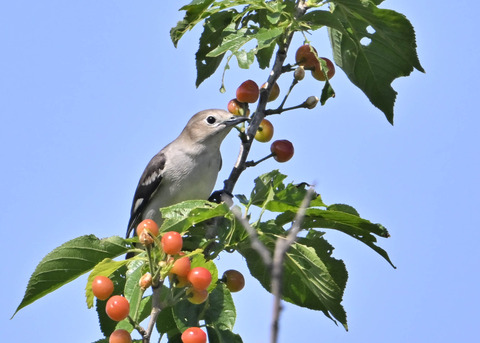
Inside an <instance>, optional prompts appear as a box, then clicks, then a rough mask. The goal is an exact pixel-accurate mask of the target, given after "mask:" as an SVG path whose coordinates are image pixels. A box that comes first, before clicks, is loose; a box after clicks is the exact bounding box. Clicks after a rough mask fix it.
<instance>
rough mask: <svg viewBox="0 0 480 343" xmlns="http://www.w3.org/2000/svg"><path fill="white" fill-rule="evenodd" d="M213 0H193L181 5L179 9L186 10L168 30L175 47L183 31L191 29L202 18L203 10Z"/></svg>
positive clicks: (203, 15)
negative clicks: (175, 24) (179, 19)
mask: <svg viewBox="0 0 480 343" xmlns="http://www.w3.org/2000/svg"><path fill="white" fill-rule="evenodd" d="M213 2H214V0H193V1H192V2H191V3H190V4H188V5H185V6H183V7H182V8H180V10H183V11H186V13H185V17H184V18H183V20H181V21H179V22H178V24H177V26H175V27H173V28H172V29H171V30H170V38H171V39H172V42H173V44H174V45H175V47H176V46H177V44H178V41H179V40H180V38H182V36H183V35H184V34H185V32H187V31H189V30H191V29H192V28H193V27H194V26H195V25H196V24H198V23H199V22H200V21H202V20H203V18H204V17H205V12H206V11H207V9H208V7H209V6H210V5H211V4H212V3H213Z"/></svg>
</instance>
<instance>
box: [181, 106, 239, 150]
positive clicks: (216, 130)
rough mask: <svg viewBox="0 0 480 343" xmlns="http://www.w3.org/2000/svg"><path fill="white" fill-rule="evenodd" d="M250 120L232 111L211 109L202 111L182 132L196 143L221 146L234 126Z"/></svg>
mask: <svg viewBox="0 0 480 343" xmlns="http://www.w3.org/2000/svg"><path fill="white" fill-rule="evenodd" d="M246 120H248V118H247V117H242V116H234V115H232V114H231V113H229V112H227V111H224V110H219V109H211V110H204V111H200V112H198V113H197V114H195V115H194V116H193V117H192V118H191V119H190V120H189V121H188V124H187V126H186V127H185V129H184V130H183V132H182V135H185V136H187V137H188V138H189V139H190V140H191V141H192V142H194V143H207V142H208V144H215V145H218V147H219V146H220V144H221V143H222V141H223V139H224V138H225V137H226V136H227V134H228V133H229V132H230V130H231V129H232V127H233V126H235V125H237V124H239V123H241V122H244V121H246Z"/></svg>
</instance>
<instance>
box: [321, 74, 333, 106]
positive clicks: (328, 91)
mask: <svg viewBox="0 0 480 343" xmlns="http://www.w3.org/2000/svg"><path fill="white" fill-rule="evenodd" d="M330 98H335V91H334V90H333V88H332V85H331V84H330V82H328V80H327V81H325V86H323V89H322V95H321V96H320V104H321V105H322V106H323V105H325V103H326V102H327V100H328V99H330Z"/></svg>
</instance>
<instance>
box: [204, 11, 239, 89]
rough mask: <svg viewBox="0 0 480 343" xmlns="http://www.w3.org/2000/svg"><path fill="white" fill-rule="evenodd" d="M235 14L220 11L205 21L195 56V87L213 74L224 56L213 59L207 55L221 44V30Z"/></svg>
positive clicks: (230, 21) (234, 12) (220, 55)
mask: <svg viewBox="0 0 480 343" xmlns="http://www.w3.org/2000/svg"><path fill="white" fill-rule="evenodd" d="M235 14H236V11H235V10H231V11H222V12H218V13H214V14H212V15H211V16H210V17H209V18H207V19H206V20H205V24H204V28H203V33H202V35H201V36H200V44H199V48H198V51H197V53H196V54H195V60H196V65H197V80H196V86H197V87H198V86H199V85H200V84H201V83H202V82H203V81H205V80H206V79H207V78H209V77H210V76H211V75H212V74H213V73H215V71H216V70H217V68H218V66H219V65H220V63H221V62H222V59H223V57H224V54H219V55H217V56H213V57H212V56H207V55H209V54H210V52H211V51H212V50H214V49H216V48H217V47H218V46H219V45H220V44H221V43H222V33H223V30H224V29H225V28H226V27H228V26H229V25H230V24H231V23H232V20H233V18H234V16H235Z"/></svg>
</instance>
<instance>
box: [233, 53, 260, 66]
mask: <svg viewBox="0 0 480 343" xmlns="http://www.w3.org/2000/svg"><path fill="white" fill-rule="evenodd" d="M234 55H235V57H236V58H237V62H238V66H239V67H240V68H242V69H248V68H249V67H250V65H252V63H253V61H255V53H254V51H252V50H250V51H246V50H243V49H242V50H239V51H235V53H234Z"/></svg>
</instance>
